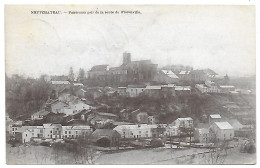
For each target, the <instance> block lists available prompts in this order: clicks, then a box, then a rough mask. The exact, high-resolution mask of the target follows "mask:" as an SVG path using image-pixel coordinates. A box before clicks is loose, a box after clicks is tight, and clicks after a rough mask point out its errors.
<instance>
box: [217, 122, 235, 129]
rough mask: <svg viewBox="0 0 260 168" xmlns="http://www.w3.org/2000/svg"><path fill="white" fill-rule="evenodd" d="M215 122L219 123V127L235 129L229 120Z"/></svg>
mask: <svg viewBox="0 0 260 168" xmlns="http://www.w3.org/2000/svg"><path fill="white" fill-rule="evenodd" d="M215 124H216V125H217V127H219V128H220V129H224V130H227V129H233V127H232V126H231V125H230V124H229V123H228V122H227V121H225V122H215Z"/></svg>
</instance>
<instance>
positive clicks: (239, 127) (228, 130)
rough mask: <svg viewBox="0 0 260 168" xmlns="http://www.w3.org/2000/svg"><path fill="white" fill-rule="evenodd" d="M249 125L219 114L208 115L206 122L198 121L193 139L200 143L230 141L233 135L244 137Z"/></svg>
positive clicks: (248, 130) (249, 129)
mask: <svg viewBox="0 0 260 168" xmlns="http://www.w3.org/2000/svg"><path fill="white" fill-rule="evenodd" d="M250 131H251V128H250V126H248V125H243V124H241V123H240V122H239V121H238V120H237V119H225V118H223V117H221V115H219V114H212V115H209V122H208V123H198V124H197V126H196V127H195V131H194V140H195V141H198V142H201V143H209V142H213V143H214V142H219V141H230V140H233V138H234V137H240V136H242V137H246V136H247V134H248V133H249V132H250Z"/></svg>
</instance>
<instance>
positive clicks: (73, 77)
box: [68, 67, 75, 82]
mask: <svg viewBox="0 0 260 168" xmlns="http://www.w3.org/2000/svg"><path fill="white" fill-rule="evenodd" d="M68 77H69V80H70V81H71V82H73V81H74V79H75V76H74V72H73V69H72V67H70V71H69V76H68Z"/></svg>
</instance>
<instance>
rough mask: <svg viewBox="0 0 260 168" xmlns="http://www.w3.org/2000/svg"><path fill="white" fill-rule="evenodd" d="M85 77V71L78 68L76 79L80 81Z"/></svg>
mask: <svg viewBox="0 0 260 168" xmlns="http://www.w3.org/2000/svg"><path fill="white" fill-rule="evenodd" d="M85 79H86V73H85V71H84V69H83V68H80V69H79V75H78V79H77V81H79V82H81V83H82V82H83V81H84V80H85Z"/></svg>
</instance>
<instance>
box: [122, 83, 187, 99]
mask: <svg viewBox="0 0 260 168" xmlns="http://www.w3.org/2000/svg"><path fill="white" fill-rule="evenodd" d="M117 90H118V94H119V95H120V96H126V97H138V96H140V95H146V96H148V97H166V96H175V95H176V94H191V87H190V86H176V85H175V84H167V85H147V86H146V85H128V86H127V87H118V89H117Z"/></svg>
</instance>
